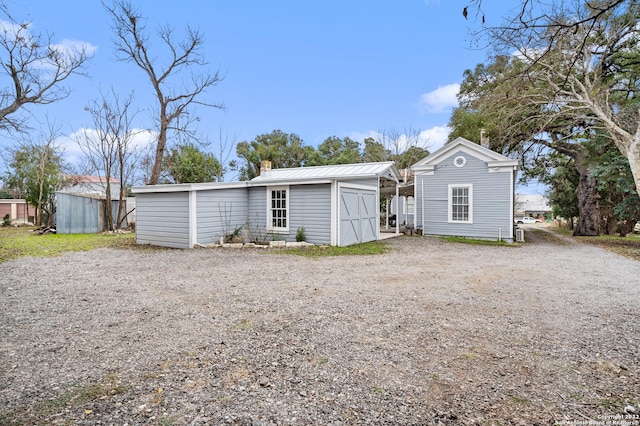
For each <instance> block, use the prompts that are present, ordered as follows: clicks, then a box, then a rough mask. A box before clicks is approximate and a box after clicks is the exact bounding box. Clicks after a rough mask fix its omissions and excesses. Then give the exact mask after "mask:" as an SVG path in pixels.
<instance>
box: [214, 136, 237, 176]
mask: <svg viewBox="0 0 640 426" xmlns="http://www.w3.org/2000/svg"><path fill="white" fill-rule="evenodd" d="M237 142H238V137H237V136H234V137H233V138H232V139H231V138H230V137H229V135H228V134H227V133H226V132H225V131H224V130H223V129H222V127H220V128H219V129H218V162H220V166H221V167H220V169H219V170H220V172H219V174H218V176H217V179H218V182H222V181H223V180H224V175H225V174H226V173H227V172H228V171H229V170H231V169H233V168H234V167H235V162H234V160H232V159H231V155H233V152H234V150H235V147H236V144H237Z"/></svg>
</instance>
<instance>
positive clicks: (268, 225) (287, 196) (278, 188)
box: [267, 185, 291, 234]
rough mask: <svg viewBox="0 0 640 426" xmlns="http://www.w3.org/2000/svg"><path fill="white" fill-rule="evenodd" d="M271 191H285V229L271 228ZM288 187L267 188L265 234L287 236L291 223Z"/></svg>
mask: <svg viewBox="0 0 640 426" xmlns="http://www.w3.org/2000/svg"><path fill="white" fill-rule="evenodd" d="M271 191H285V194H286V195H285V196H286V200H285V202H286V207H285V211H286V212H287V226H285V227H276V226H273V225H272V223H273V217H272V216H271V213H272V211H271ZM289 194H290V191H289V185H283V186H267V232H273V233H276V234H287V233H289V224H290V223H291V214H290V213H291V209H290V208H289V198H290V197H289Z"/></svg>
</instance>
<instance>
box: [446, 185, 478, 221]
mask: <svg viewBox="0 0 640 426" xmlns="http://www.w3.org/2000/svg"><path fill="white" fill-rule="evenodd" d="M454 188H467V189H469V220H453V209H452V206H451V202H452V201H453V200H452V198H453V189H454ZM447 220H448V222H449V223H473V184H471V183H460V184H449V189H448V197H447Z"/></svg>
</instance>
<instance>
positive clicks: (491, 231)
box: [411, 138, 518, 242]
mask: <svg viewBox="0 0 640 426" xmlns="http://www.w3.org/2000/svg"><path fill="white" fill-rule="evenodd" d="M517 166H518V162H517V160H512V159H510V158H507V157H505V156H503V155H501V154H498V153H497V152H494V151H491V150H490V149H488V148H486V147H483V146H480V145H478V144H475V143H473V142H471V141H469V140H466V139H463V138H457V139H455V140H454V141H452V142H450V143H448V144H446V145H445V146H444V147H442V148H440V149H439V150H437V151H436V152H434V153H433V154H431V155H429V156H428V157H426V158H424V159H423V160H421V161H419V162H417V163H416V164H414V165H413V166H412V167H411V169H412V171H413V172H414V174H415V180H414V198H415V204H414V213H415V215H414V218H413V219H414V222H415V227H416V228H417V229H421V230H422V233H423V234H424V235H441V236H462V237H467V238H476V239H487V240H503V241H506V242H513V233H514V224H513V218H514V183H515V178H516V171H517Z"/></svg>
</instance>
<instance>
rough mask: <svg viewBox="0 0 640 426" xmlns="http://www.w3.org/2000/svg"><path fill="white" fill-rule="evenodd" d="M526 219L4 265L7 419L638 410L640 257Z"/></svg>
mask: <svg viewBox="0 0 640 426" xmlns="http://www.w3.org/2000/svg"><path fill="white" fill-rule="evenodd" d="M527 234H528V235H527V236H528V237H532V239H530V242H528V243H527V244H525V245H523V246H521V247H516V248H512V247H497V246H474V245H466V244H456V243H449V242H445V241H441V240H438V239H432V238H425V237H404V236H403V237H399V238H394V239H391V240H388V241H386V242H385V244H388V245H389V246H390V247H391V249H392V250H391V251H390V252H389V253H387V254H384V255H377V256H361V257H325V258H320V259H308V258H303V257H299V256H292V255H282V254H267V253H265V252H264V251H259V250H255V249H254V250H237V249H236V250H233V249H201V250H190V251H189V250H113V249H100V250H95V251H91V252H80V253H70V254H66V255H64V256H62V257H58V258H43V259H41V258H23V259H19V260H14V261H10V262H6V263H3V264H0V424H14V423H15V424H34V423H38V422H39V423H42V424H97V423H100V424H116V425H123V424H129V425H134V424H158V425H182V424H241V425H272V424H285V425H288V424H290V425H294V424H295V425H298V424H335V425H338V424H342V425H348V424H425V425H429V424H443V425H460V424H462V425H464V424H523V425H524V424H526V425H530V424H544V425H547V424H553V423H558V424H567V425H570V424H574V425H575V424H580V423H577V422H578V421H588V420H589V419H592V420H594V421H598V422H602V424H606V423H605V421H606V420H607V419H611V418H617V419H625V420H629V421H639V422H640V420H638V419H640V417H639V416H638V413H640V407H639V405H640V374H639V368H640V355H639V354H640V311H639V307H640V262H637V261H633V260H629V259H626V258H624V257H620V256H618V255H615V254H612V253H609V252H607V251H603V250H601V249H599V248H596V247H592V246H586V245H581V244H566V243H562V242H560V241H557V240H553V239H549V238H534V236H533V235H529V234H531V232H527ZM625 410H626V411H625ZM634 410H635V412H634ZM612 416H614V417H612ZM615 416H618V417H615ZM592 424H600V423H592ZM612 424H617V423H612Z"/></svg>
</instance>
